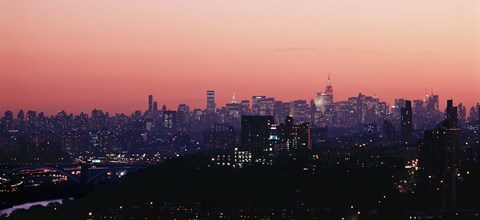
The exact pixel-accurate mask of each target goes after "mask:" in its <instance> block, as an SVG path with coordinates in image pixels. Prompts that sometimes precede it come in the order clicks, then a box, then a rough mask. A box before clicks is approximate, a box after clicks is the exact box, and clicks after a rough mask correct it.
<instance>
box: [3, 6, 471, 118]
mask: <svg viewBox="0 0 480 220" xmlns="http://www.w3.org/2000/svg"><path fill="white" fill-rule="evenodd" d="M0 42H1V43H0V100H1V101H0V111H2V112H4V111H6V110H9V109H10V110H12V111H14V112H17V111H18V110H20V109H25V110H29V109H36V110H37V111H45V113H46V114H55V113H56V112H58V111H59V110H66V111H67V112H73V113H79V112H82V111H83V112H90V111H91V109H93V108H100V109H103V110H105V111H108V112H112V113H115V112H122V113H131V112H132V111H134V110H137V109H141V110H144V109H145V108H146V106H145V105H144V103H145V97H146V96H147V95H148V94H153V95H155V97H156V99H157V101H158V103H159V105H163V104H165V105H167V106H168V108H169V109H176V108H177V105H178V104H179V103H188V104H189V105H190V106H191V107H192V108H202V109H204V108H205V107H206V106H205V101H206V100H205V91H206V90H208V89H214V90H215V91H216V97H217V103H218V104H219V105H224V103H226V102H229V100H230V99H231V95H232V92H233V90H235V91H236V95H237V100H241V99H251V96H252V95H266V96H275V97H276V98H277V99H281V100H285V101H291V100H296V99H307V100H310V99H314V98H315V93H316V92H321V91H323V89H324V87H325V85H326V79H327V75H328V73H330V74H331V76H332V84H333V86H334V87H335V94H336V97H335V98H336V101H339V100H345V99H346V98H347V97H350V96H356V95H357V94H358V93H359V92H362V93H364V94H367V95H371V96H374V95H377V96H378V97H379V98H381V99H382V100H385V101H387V103H391V104H392V103H393V100H394V99H395V98H408V99H422V98H423V96H424V94H425V92H426V91H427V92H428V93H430V91H431V88H433V91H434V93H435V94H438V95H439V96H440V99H441V100H442V101H441V102H440V103H441V104H442V108H444V103H445V100H446V99H454V100H456V103H463V104H465V105H466V106H467V107H470V106H472V105H475V104H476V103H477V102H478V94H480V86H479V83H480V2H479V1H474V0H455V1H437V0H427V1H410V0H409V1H387V2H386V1H381V0H366V1H301V2H299V1H283V0H282V1H278V0H276V1H258V2H257V1H219V0H214V1H176V0H175V1H173V0H171V1H169V0H166V1H100V2H98V1H76V2H73V1H2V2H1V3H0Z"/></svg>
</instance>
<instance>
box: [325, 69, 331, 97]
mask: <svg viewBox="0 0 480 220" xmlns="http://www.w3.org/2000/svg"><path fill="white" fill-rule="evenodd" d="M325 94H327V95H331V96H332V102H333V87H332V84H331V82H330V73H329V74H328V81H327V87H326V88H325Z"/></svg>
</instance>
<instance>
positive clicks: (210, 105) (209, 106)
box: [207, 90, 217, 113]
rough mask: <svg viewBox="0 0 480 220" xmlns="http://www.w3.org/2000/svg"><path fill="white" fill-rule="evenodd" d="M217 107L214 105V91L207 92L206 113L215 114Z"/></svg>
mask: <svg viewBox="0 0 480 220" xmlns="http://www.w3.org/2000/svg"><path fill="white" fill-rule="evenodd" d="M216 109H217V106H216V104H215V91H213V90H207V112H209V113H215V112H216Z"/></svg>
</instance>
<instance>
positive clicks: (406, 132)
mask: <svg viewBox="0 0 480 220" xmlns="http://www.w3.org/2000/svg"><path fill="white" fill-rule="evenodd" d="M400 115H401V116H400V117H401V119H400V126H401V127H400V129H401V138H402V141H403V142H410V141H411V140H412V137H413V123H412V102H411V101H410V100H405V108H401V111H400Z"/></svg>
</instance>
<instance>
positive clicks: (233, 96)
mask: <svg viewBox="0 0 480 220" xmlns="http://www.w3.org/2000/svg"><path fill="white" fill-rule="evenodd" d="M232 104H237V98H236V97H235V90H234V91H233V95H232Z"/></svg>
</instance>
